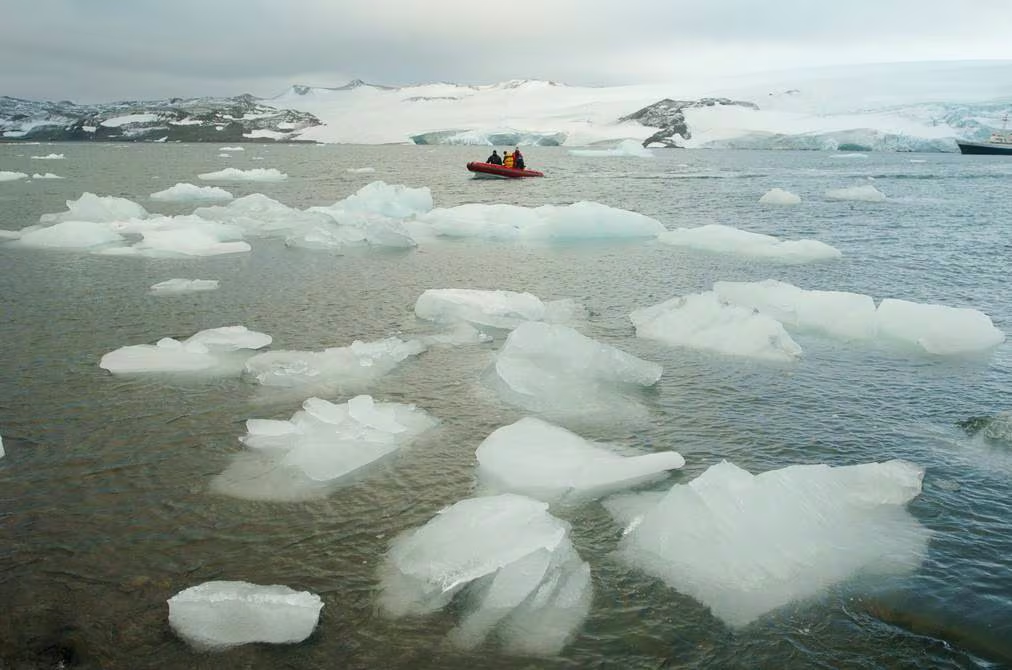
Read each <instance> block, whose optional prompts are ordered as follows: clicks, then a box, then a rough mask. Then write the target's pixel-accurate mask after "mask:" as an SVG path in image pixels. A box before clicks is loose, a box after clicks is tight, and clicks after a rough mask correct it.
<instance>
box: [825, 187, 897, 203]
mask: <svg viewBox="0 0 1012 670" xmlns="http://www.w3.org/2000/svg"><path fill="white" fill-rule="evenodd" d="M826 198H827V199H829V200H853V201H857V202H885V200H886V196H885V193H883V192H882V191H880V190H878V189H877V188H875V187H874V186H872V185H871V184H865V185H864V186H852V187H851V188H836V189H830V190H828V191H826Z"/></svg>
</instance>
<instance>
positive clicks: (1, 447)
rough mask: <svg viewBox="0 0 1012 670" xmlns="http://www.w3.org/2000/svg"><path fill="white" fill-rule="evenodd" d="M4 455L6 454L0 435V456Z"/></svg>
mask: <svg viewBox="0 0 1012 670" xmlns="http://www.w3.org/2000/svg"><path fill="white" fill-rule="evenodd" d="M6 455H7V452H6V451H4V438H3V437H2V436H0V458H3V457H4V456H6Z"/></svg>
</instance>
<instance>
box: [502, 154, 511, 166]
mask: <svg viewBox="0 0 1012 670" xmlns="http://www.w3.org/2000/svg"><path fill="white" fill-rule="evenodd" d="M502 166H503V167H504V168H512V167H513V154H511V153H510V152H508V151H504V152H503V153H502Z"/></svg>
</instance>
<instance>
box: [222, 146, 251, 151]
mask: <svg viewBox="0 0 1012 670" xmlns="http://www.w3.org/2000/svg"><path fill="white" fill-rule="evenodd" d="M245 150H246V149H244V148H243V147H222V148H221V149H218V151H245Z"/></svg>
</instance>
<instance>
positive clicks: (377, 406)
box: [211, 395, 437, 500]
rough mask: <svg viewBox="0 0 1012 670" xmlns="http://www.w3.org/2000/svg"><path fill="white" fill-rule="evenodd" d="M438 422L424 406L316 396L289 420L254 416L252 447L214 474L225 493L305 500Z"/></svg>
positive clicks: (215, 486)
mask: <svg viewBox="0 0 1012 670" xmlns="http://www.w3.org/2000/svg"><path fill="white" fill-rule="evenodd" d="M436 424H437V421H436V419H434V418H433V417H432V416H431V415H429V414H428V413H427V412H425V411H424V410H422V409H420V408H418V407H416V406H414V405H406V404H401V403H377V402H375V401H374V400H373V398H372V397H371V396H368V395H360V396H355V397H354V398H352V399H350V400H349V401H348V402H346V403H341V404H335V403H331V402H328V401H326V400H323V399H320V398H309V399H308V400H306V401H305V402H304V403H302V409H301V410H300V411H298V412H296V413H295V414H294V415H293V416H292V418H291V419H289V420H288V421H274V420H264V419H251V420H249V421H247V422H246V431H247V432H246V435H244V436H242V437H241V438H239V439H240V441H242V442H243V443H244V444H245V445H246V447H247V448H248V452H249V451H252V452H256V454H255V455H253V456H252V457H251V454H249V453H248V452H244V453H242V454H239V455H238V456H237V459H236V460H235V461H234V462H233V464H232V465H231V466H229V468H228V469H227V470H226V471H225V472H223V473H222V474H221V475H219V476H218V477H216V478H215V479H214V481H213V482H212V485H211V487H212V489H214V490H215V491H217V492H219V493H224V494H227V495H232V496H236V497H240V498H249V499H257V500H299V499H303V498H307V497H313V496H315V495H317V494H325V493H327V492H329V489H327V488H325V487H324V486H323V485H329V484H334V483H336V482H339V481H344V480H346V479H347V478H348V477H351V476H354V475H357V474H359V473H360V471H362V469H363V468H365V467H366V466H368V465H370V464H372V463H375V462H377V461H379V460H380V459H383V458H385V457H387V456H390V455H391V454H393V453H394V452H396V451H397V450H398V449H400V448H401V447H404V446H405V445H407V444H410V443H411V442H412V441H414V440H415V439H416V438H417V437H418V436H419V435H421V434H422V433H423V432H425V431H427V430H429V429H430V428H432V427H434V426H435V425H436Z"/></svg>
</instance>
